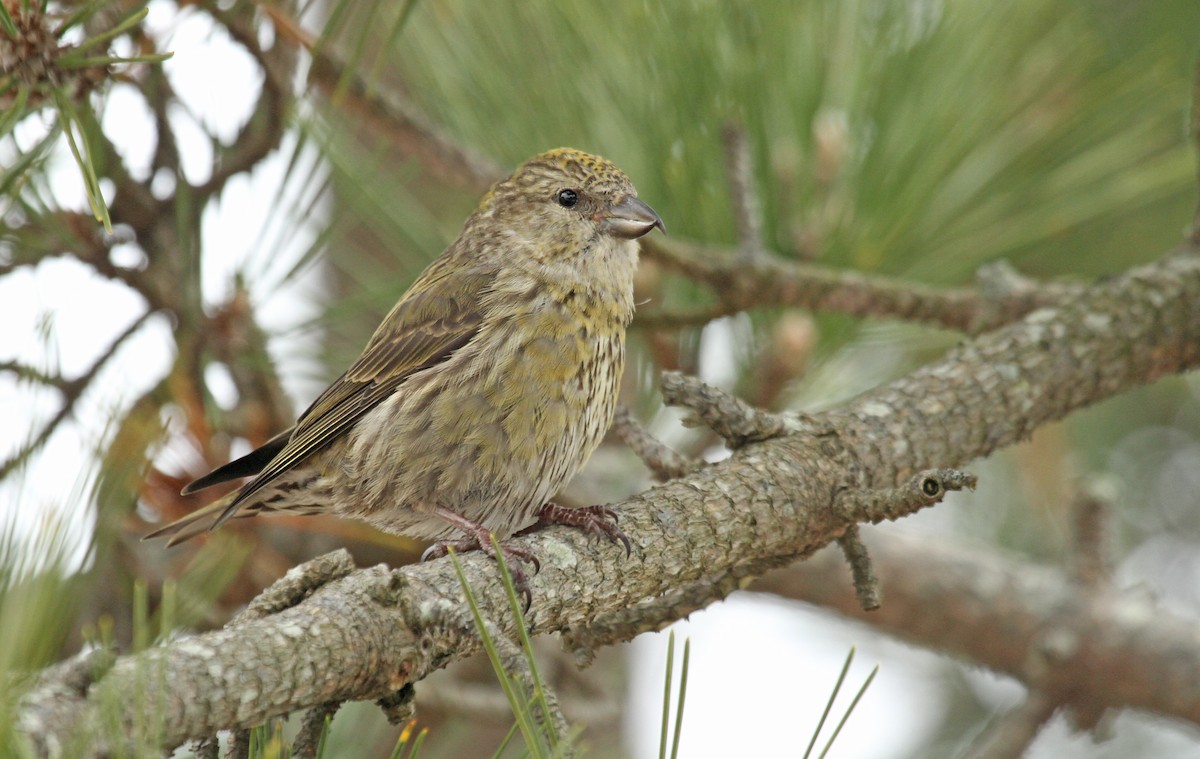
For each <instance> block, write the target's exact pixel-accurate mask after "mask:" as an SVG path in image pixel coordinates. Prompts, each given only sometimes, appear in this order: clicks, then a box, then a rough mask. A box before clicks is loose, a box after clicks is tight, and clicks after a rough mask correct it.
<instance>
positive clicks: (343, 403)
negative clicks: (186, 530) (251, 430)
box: [209, 264, 492, 530]
mask: <svg viewBox="0 0 1200 759" xmlns="http://www.w3.org/2000/svg"><path fill="white" fill-rule="evenodd" d="M451 268H452V267H446V266H438V265H436V264H435V265H434V266H433V267H431V268H430V269H428V270H426V272H425V274H424V275H422V276H421V277H420V278H419V279H418V280H417V282H416V283H414V284H413V286H412V287H411V288H410V289H409V291H408V292H407V293H406V294H405V296H404V297H403V298H401V299H400V302H399V303H397V304H396V305H395V307H394V308H392V310H391V312H390V313H389V314H388V315H387V318H385V319H384V320H383V323H382V324H380V325H379V328H378V329H376V330H375V334H374V335H373V336H372V337H371V340H370V342H369V343H367V347H366V349H364V350H363V353H362V355H361V356H359V357H358V359H357V360H356V361H355V362H354V363H353V364H352V365H351V366H350V368H349V369H347V370H346V372H345V373H344V374H343V375H342V376H341V377H339V378H338V379H337V380H336V381H335V382H334V383H333V384H332V385H330V386H329V387H328V388H327V389H326V390H325V392H323V393H321V395H320V396H319V397H318V398H317V399H316V400H315V401H314V402H313V404H312V405H311V406H310V407H309V408H308V410H307V411H305V412H304V413H303V414H301V415H300V419H299V420H298V421H297V422H296V426H295V428H294V431H293V432H292V435H291V437H290V438H288V440H287V443H286V445H284V446H283V447H282V448H281V449H280V450H279V451H278V453H276V454H275V456H274V457H273V458H272V459H271V460H270V461H269V462H268V463H267V464H266V466H265V467H263V469H262V471H261V472H259V473H258V476H256V477H255V478H254V479H253V480H251V481H250V482H248V483H246V485H245V486H244V487H243V488H242V489H241V491H240V492H239V493H238V494H237V497H236V498H235V499H234V500H233V501H232V502H231V503H230V504H229V505H228V506H227V507H226V508H225V511H224V512H223V513H222V514H221V516H220V517H218V518H217V520H216V521H215V522H213V524H212V527H210V528H209V529H210V530H215V529H216V528H217V527H220V526H221V524H223V523H224V522H225V520H226V519H229V518H230V517H231V516H233V515H234V513H236V512H237V510H238V508H239V507H240V506H241V505H242V504H243V503H245V501H246V499H247V498H249V497H250V496H251V495H252V494H253V493H255V492H257V491H258V490H260V489H261V488H262V487H264V486H265V485H267V484H268V483H270V482H271V481H272V480H274V479H275V478H276V477H278V476H279V475H281V474H283V473H284V472H286V471H287V470H289V469H291V468H292V467H293V466H295V465H296V464H298V463H299V462H300V461H302V460H304V459H305V458H307V457H308V456H310V455H312V454H313V453H316V452H317V451H319V450H321V449H322V448H324V447H326V446H327V445H329V444H330V443H331V442H333V441H334V440H336V439H338V438H339V437H341V436H342V435H344V434H345V433H346V432H347V431H348V430H349V429H350V427H352V426H353V425H354V423H355V422H356V421H358V420H359V419H360V418H361V417H362V416H363V414H365V413H367V412H368V411H369V410H371V409H372V408H374V407H375V406H376V405H378V404H379V403H380V402H381V401H383V400H384V399H385V398H387V397H388V396H390V395H391V394H392V393H393V392H395V391H396V389H397V388H398V387H399V386H400V384H401V383H402V382H403V381H404V380H405V379H406V378H407V377H408V376H409V375H411V374H412V373H414V372H417V371H420V370H422V369H427V368H429V367H431V366H434V365H436V364H439V363H441V362H443V361H445V360H446V359H448V358H449V357H450V356H451V355H452V354H453V353H454V351H456V350H458V349H459V348H461V347H462V346H464V345H466V344H467V343H468V342H470V341H471V338H473V337H474V336H475V334H476V332H478V330H479V325H480V322H481V321H482V318H483V315H482V312H481V311H480V301H481V296H482V294H483V292H484V291H485V290H486V288H487V287H488V285H490V284H491V282H492V276H491V273H490V272H484V271H478V270H466V271H462V270H460V271H452V270H451Z"/></svg>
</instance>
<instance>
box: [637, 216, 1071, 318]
mask: <svg viewBox="0 0 1200 759" xmlns="http://www.w3.org/2000/svg"><path fill="white" fill-rule="evenodd" d="M642 251H643V252H644V253H645V254H646V255H647V256H649V257H651V258H653V259H654V260H657V261H660V262H662V263H663V264H664V265H666V266H669V267H671V268H672V269H675V270H676V271H678V272H680V273H681V274H683V275H685V276H687V277H690V278H692V279H695V280H697V281H699V282H703V283H705V284H707V285H708V286H709V287H711V288H713V290H714V291H715V292H716V293H717V297H718V304H717V305H716V306H714V307H712V308H711V309H706V310H703V311H697V312H691V313H686V314H669V313H664V314H655V313H654V312H652V311H651V312H642V313H639V314H638V316H637V320H636V322H635V324H638V325H639V326H646V327H663V326H682V325H694V324H698V323H703V322H704V321H708V320H711V319H714V318H717V317H719V316H728V315H730V314H735V313H738V312H740V311H745V310H748V309H752V308H761V307H763V306H798V307H803V308H809V309H812V310H814V311H833V312H837V313H844V314H850V315H852V316H864V317H878V318H890V319H903V320H906V321H913V322H921V323H925V324H930V325H933V326H936V327H945V328H948V329H956V330H960V331H963V332H967V333H970V334H981V333H983V332H987V331H989V330H992V329H995V328H997V327H1000V326H1003V325H1005V324H1009V323H1011V322H1013V321H1015V320H1016V319H1019V318H1021V317H1022V316H1024V315H1025V314H1027V313H1029V312H1031V311H1033V310H1035V309H1037V308H1041V307H1043V306H1052V305H1056V304H1059V303H1062V302H1064V301H1065V300H1068V299H1069V298H1071V297H1074V296H1076V295H1078V294H1079V293H1080V292H1082V291H1083V289H1084V286H1083V285H1081V284H1073V283H1071V284H1067V283H1041V284H1038V285H1036V286H1033V285H1032V284H1031V283H1029V281H1028V280H1024V279H1021V278H1019V277H1013V276H1012V274H1011V269H1010V268H1005V267H1003V266H1002V265H1001V266H1000V267H999V268H997V266H995V265H993V266H992V267H990V268H984V269H981V274H980V277H981V280H982V281H981V286H980V287H979V288H968V287H952V288H940V289H939V288H932V287H928V286H926V285H922V284H919V283H915V282H906V281H903V280H897V279H891V278H888V277H880V276H873V275H866V274H860V273H858V272H854V271H842V270H836V269H830V268H828V267H822V266H816V265H813V264H807V263H799V262H795V261H788V260H784V259H782V258H778V257H770V256H759V257H756V258H755V259H754V260H752V261H745V260H743V259H741V258H740V257H739V256H738V255H737V253H736V252H733V251H729V250H725V249H720V248H715V247H710V246H703V245H694V244H689V243H685V242H680V241H679V240H675V239H663V238H656V239H653V240H643V241H642Z"/></svg>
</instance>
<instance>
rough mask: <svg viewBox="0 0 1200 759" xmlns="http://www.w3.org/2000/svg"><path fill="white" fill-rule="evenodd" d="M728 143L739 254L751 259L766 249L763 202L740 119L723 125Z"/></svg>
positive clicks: (727, 171)
mask: <svg viewBox="0 0 1200 759" xmlns="http://www.w3.org/2000/svg"><path fill="white" fill-rule="evenodd" d="M721 141H722V142H723V143H724V145H725V174H726V176H727V178H728V180H729V200H730V203H731V204H732V205H733V226H734V229H736V230H737V238H738V255H739V257H740V258H742V259H750V258H753V257H754V256H756V255H759V254H760V253H762V251H763V249H764V245H763V229H762V204H761V203H759V200H758V193H757V191H756V188H755V185H754V172H753V171H752V170H751V158H750V146H749V144H748V143H747V140H746V131H745V129H743V128H742V125H741V124H739V123H738V122H736V121H730V122H728V123H726V124H725V126H724V128H722V129H721Z"/></svg>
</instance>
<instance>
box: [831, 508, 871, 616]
mask: <svg viewBox="0 0 1200 759" xmlns="http://www.w3.org/2000/svg"><path fill="white" fill-rule="evenodd" d="M838 545H839V546H840V547H841V549H842V555H843V556H845V557H846V563H847V564H849V565H850V574H851V576H852V577H853V579H854V593H855V594H856V595H857V596H858V603H859V605H861V606H862V608H863V611H874V610H875V609H878V608H879V604H880V601H879V578H877V577H876V576H875V569H874V567H872V565H871V555H870V554H869V553H867V547H866V546H865V545H864V544H863V542H862V537H861V535H860V534H859V530H858V525H857V524H852V525H850V526H849V527H847V528H846V532H845V534H844V535H842V536H841V537H840V538H838Z"/></svg>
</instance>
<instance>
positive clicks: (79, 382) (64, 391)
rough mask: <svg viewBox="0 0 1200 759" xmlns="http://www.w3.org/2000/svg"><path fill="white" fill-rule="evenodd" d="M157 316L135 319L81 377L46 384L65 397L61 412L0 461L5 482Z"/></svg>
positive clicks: (144, 315) (146, 315)
mask: <svg viewBox="0 0 1200 759" xmlns="http://www.w3.org/2000/svg"><path fill="white" fill-rule="evenodd" d="M154 314H155V312H154V311H146V312H145V313H143V314H142V315H141V316H139V317H138V318H136V319H134V320H133V322H132V323H131V324H130V325H129V326H128V327H126V328H125V329H124V330H123V331H122V332H121V334H119V335H117V336H116V338H114V339H113V341H112V342H111V343H109V346H108V347H107V348H106V349H105V350H104V352H103V353H101V354H100V356H99V358H97V359H96V360H95V361H94V362H92V365H91V366H89V367H88V368H87V369H85V370H84V371H83V372H82V373H81V374H79V376H77V377H72V378H71V379H67V378H65V377H62V376H59V377H56V378H54V380H53V381H52V382H47V383H43V384H45V385H47V386H50V387H54V388H55V389H57V390H58V391H59V394H60V395H61V396H62V406H60V407H59V409H58V411H56V412H54V415H53V416H51V417H50V419H49V421H47V422H46V423H45V424H44V425H43V426H42V428H41V429H40V430H39V431H38V432H37V434H36V435H34V436H32V437H31V438H30V439H29V440H28V441H26V442H25V444H23V445H22V446H21V447H20V448H18V449H17V450H16V452H14V453H13V454H12V455H11V456H9V457H8V458H7V459H5V460H4V461H3V462H0V480H3V479H4V478H5V477H7V476H8V475H9V474H10V473H12V472H13V470H15V469H16V468H17V467H19V466H21V465H22V464H23V463H24V462H25V460H26V459H28V458H29V456H30V455H32V454H33V453H34V452H36V451H37V450H38V449H39V448H41V447H42V445H44V444H45V442H46V441H47V440H49V439H50V436H51V435H53V434H54V432H55V430H57V429H58V427H59V425H61V424H62V423H63V422H64V421H66V420H67V419H69V418H70V417H71V415H72V414H73V413H74V412H75V406H76V404H78V403H79V399H80V398H82V397H83V394H84V391H86V390H87V389H88V387H89V386H90V385H91V384H92V380H93V379H94V378H95V377H96V375H97V374H99V373H100V370H101V369H103V368H104V367H105V365H106V364H107V363H108V362H109V360H110V359H112V357H113V356H115V355H116V353H117V350H118V349H119V348H120V347H121V346H122V345H124V344H125V341H126V340H128V339H129V338H130V337H133V335H134V334H136V333H137V331H138V330H139V329H141V328H142V325H144V324H145V323H146V320H147V319H149V318H150V317H151V316H153V315H154Z"/></svg>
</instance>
